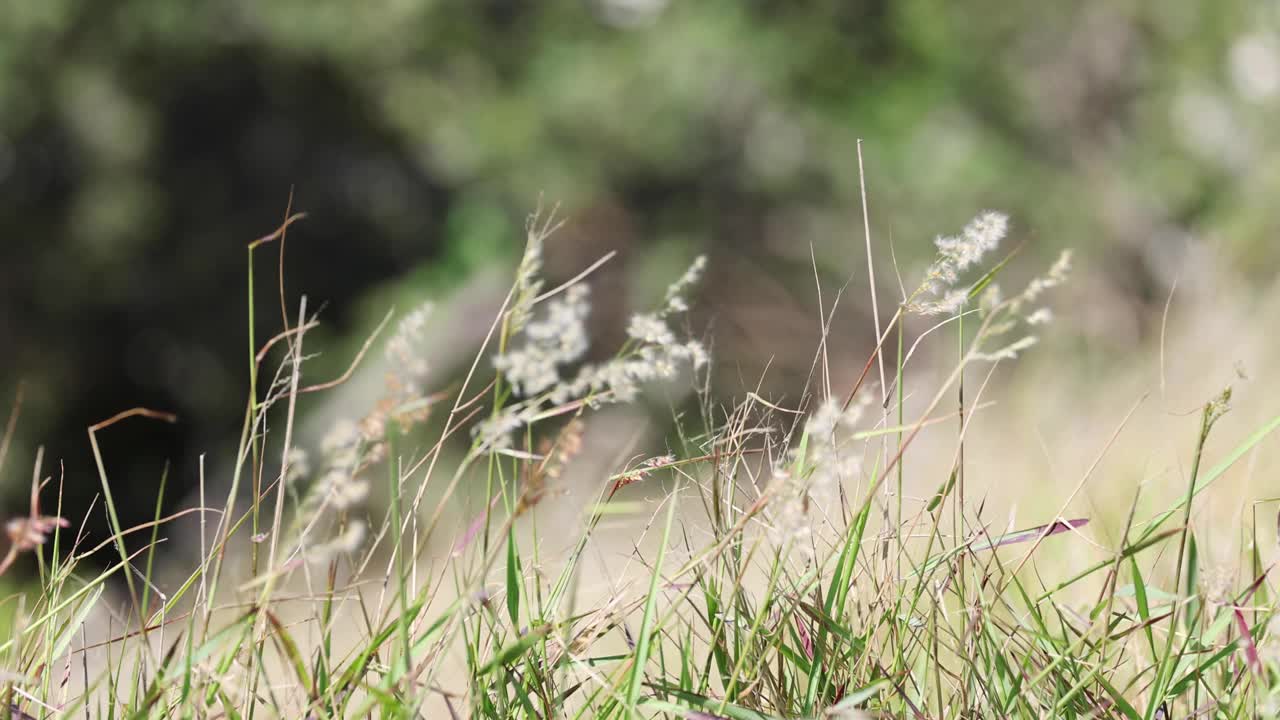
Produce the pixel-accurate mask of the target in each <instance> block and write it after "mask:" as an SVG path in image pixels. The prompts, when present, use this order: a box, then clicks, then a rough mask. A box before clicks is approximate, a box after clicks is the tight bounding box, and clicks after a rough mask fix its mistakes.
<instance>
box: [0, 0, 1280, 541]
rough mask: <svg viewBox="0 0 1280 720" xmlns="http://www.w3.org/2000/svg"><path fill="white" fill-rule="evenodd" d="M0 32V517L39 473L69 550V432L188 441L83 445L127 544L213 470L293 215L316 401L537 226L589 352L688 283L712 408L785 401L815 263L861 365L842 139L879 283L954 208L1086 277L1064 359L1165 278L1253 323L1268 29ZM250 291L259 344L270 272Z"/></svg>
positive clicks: (76, 468) (1028, 18) (819, 8)
mask: <svg viewBox="0 0 1280 720" xmlns="http://www.w3.org/2000/svg"><path fill="white" fill-rule="evenodd" d="M0 15H2V17H0V393H2V395H0V397H2V398H3V401H2V404H0V407H3V408H4V409H5V410H6V411H7V409H8V407H9V406H10V400H11V399H12V398H14V397H15V395H16V391H17V387H18V385H19V383H20V382H21V383H23V386H24V387H25V401H24V404H23V407H22V414H21V419H20V422H19V432H18V435H17V438H16V440H15V442H14V445H13V449H12V451H11V453H10V457H9V458H8V460H7V462H6V464H5V466H4V468H3V469H0V482H2V483H3V490H4V492H3V495H4V497H5V498H6V500H5V502H6V503H7V505H6V507H5V510H6V511H8V512H14V511H20V510H21V509H22V508H24V507H25V506H24V504H23V503H24V501H23V498H24V496H25V492H26V489H27V483H28V482H29V477H30V467H31V465H30V462H31V459H32V457H33V455H34V448H35V447H36V446H37V445H40V444H43V445H44V446H45V448H46V472H48V471H49V468H51V467H55V465H54V463H56V461H57V460H59V459H64V460H65V462H66V488H67V489H66V502H67V503H68V506H67V507H64V509H63V514H64V515H67V516H69V517H72V518H79V517H80V516H81V515H82V514H83V513H84V511H85V509H86V508H87V507H88V503H89V501H90V499H91V498H92V497H93V495H94V493H96V492H97V490H98V487H99V485H98V479H97V474H96V471H95V470H94V467H93V461H92V457H91V455H90V453H89V445H88V442H87V437H86V430H85V429H86V427H87V426H89V425H90V424H92V423H95V422H98V421H100V420H103V419H105V418H107V417H109V416H111V415H113V414H115V413H116V412H119V411H121V410H124V409H126V408H130V407H134V406H147V407H151V408H155V409H159V410H165V411H171V412H174V413H176V414H178V415H179V417H180V422H179V423H177V424H175V425H172V426H167V425H163V424H158V423H148V422H144V421H137V422H132V423H130V424H128V425H122V426H120V427H118V428H113V429H111V430H109V431H108V433H109V435H104V448H105V456H106V457H105V460H106V463H107V465H108V467H109V469H110V472H111V473H112V477H113V481H114V482H115V484H116V486H117V490H116V500H117V503H119V504H120V505H121V507H122V508H123V509H124V511H125V513H126V516H124V517H122V518H121V521H122V523H124V524H126V525H129V524H132V523H135V522H140V521H142V520H145V519H149V518H150V516H151V513H152V510H153V508H152V503H153V502H154V495H155V485H156V482H157V481H158V478H159V477H160V474H161V472H162V469H163V467H164V465H165V462H166V461H172V462H173V463H174V469H173V472H172V473H171V476H170V478H171V480H170V481H171V483H172V484H173V485H174V486H176V487H177V489H176V490H173V491H171V492H170V493H169V498H170V499H171V501H172V502H174V503H176V502H178V501H179V499H180V498H181V497H182V495H183V494H184V491H183V490H182V489H183V488H190V487H191V485H192V483H193V482H194V479H195V473H194V468H195V465H196V461H197V457H198V454H199V453H201V452H205V451H208V452H210V453H223V454H225V453H227V452H230V451H231V450H232V449H233V448H234V446H235V442H236V438H237V437H238V432H239V428H240V423H241V420H242V417H243V412H244V403H245V399H246V397H247V395H246V393H247V389H246V379H247V368H246V366H247V362H246V355H247V343H246V327H247V322H248V320H247V317H246V314H247V300H246V297H247V292H246V289H247V282H248V280H247V277H248V276H247V272H246V250H245V248H246V245H247V243H249V242H250V241H251V240H253V239H254V238H256V237H259V236H261V235H264V234H266V233H268V232H270V231H271V230H272V229H274V228H275V226H277V225H278V224H279V223H280V221H281V219H282V218H283V216H284V213H285V208H286V204H287V202H288V200H289V197H290V193H291V192H292V196H293V207H294V209H295V210H301V211H305V212H306V213H308V216H309V217H308V218H307V219H306V220H305V221H304V222H302V223H299V224H297V225H294V226H293V228H292V229H291V231H290V235H289V243H288V245H287V254H286V260H285V262H286V269H287V277H286V290H287V294H288V301H289V303H290V307H291V308H292V307H295V306H296V301H297V298H298V295H299V294H300V293H301V292H303V291H305V292H306V293H307V295H308V297H309V299H310V301H311V303H312V307H315V306H316V305H323V306H324V311H323V315H322V318H323V321H324V322H325V330H324V331H323V333H324V334H323V335H321V336H320V337H321V338H322V340H320V341H318V345H317V346H316V347H317V348H318V349H324V348H328V349H332V350H333V351H334V352H332V353H327V354H326V355H325V356H323V357H321V358H320V359H319V360H317V361H316V362H317V364H316V365H315V368H316V369H315V372H316V374H317V377H319V376H326V375H335V374H337V372H339V371H340V370H341V368H342V367H343V366H344V365H345V363H346V361H347V359H348V358H349V357H350V350H351V349H352V348H353V347H355V346H356V345H358V343H359V341H360V339H361V338H363V336H364V334H365V333H367V331H368V330H369V328H370V326H371V324H372V322H373V321H374V320H376V319H377V318H378V317H381V315H382V314H383V313H384V312H385V311H386V308H387V306H388V301H387V298H389V297H391V296H392V295H394V294H395V293H411V294H413V295H414V296H415V297H427V296H436V295H440V296H443V295H447V294H448V293H450V292H452V291H454V290H457V289H458V288H461V287H464V286H465V285H466V283H467V282H468V278H470V277H472V276H473V275H474V274H475V273H477V272H479V271H481V270H484V269H492V268H493V267H509V266H511V265H512V264H514V262H515V258H516V256H517V255H518V253H519V250H520V247H521V245H522V243H523V223H524V218H525V217H526V216H527V215H528V214H529V213H530V212H531V211H533V210H534V209H535V208H536V207H537V206H538V205H539V203H540V202H541V203H542V204H543V205H544V206H547V205H551V204H555V203H558V204H559V205H560V208H561V209H560V215H561V216H562V217H564V218H565V220H566V226H565V229H564V231H563V232H562V233H560V234H559V235H558V236H557V239H556V240H554V241H553V242H552V250H551V251H552V253H553V258H552V259H553V262H552V263H551V268H550V269H551V272H552V274H553V275H555V276H557V277H559V278H564V277H568V276H570V275H572V274H573V273H574V272H576V271H577V270H578V269H580V268H581V267H583V266H585V265H586V264H588V263H590V262H591V261H593V260H594V259H596V258H597V257H599V256H600V255H602V254H604V253H605V252H608V251H610V250H617V251H618V252H619V256H618V258H617V259H616V261H615V262H614V263H612V264H611V265H610V266H609V268H608V270H607V273H606V274H605V275H603V276H601V277H600V278H598V279H597V290H598V292H597V295H598V297H600V298H601V302H602V304H603V305H604V309H603V310H602V313H603V314H604V317H605V318H606V319H607V318H608V317H610V313H613V316H616V317H621V315H620V313H624V312H626V309H627V306H628V305H629V303H631V302H632V301H633V299H634V298H635V297H636V296H645V297H648V298H652V297H653V295H654V291H655V288H656V289H657V291H659V292H660V288H661V287H662V284H661V283H662V282H665V278H669V277H674V276H675V275H676V274H678V273H679V271H680V268H681V266H682V265H683V264H684V263H685V262H687V261H688V259H689V258H691V257H692V256H693V255H694V254H696V253H698V252H705V253H708V254H709V255H710V258H711V272H710V275H709V278H708V282H707V284H706V285H705V286H704V288H703V290H702V292H701V297H700V298H699V303H700V304H699V310H698V312H696V313H695V314H694V316H693V319H694V323H695V325H697V326H698V329H699V330H700V331H701V330H703V329H705V330H706V331H707V332H708V333H710V335H711V336H712V338H713V341H714V347H715V352H716V356H717V358H718V369H719V374H718V376H719V377H721V378H722V380H721V383H722V384H721V386H720V387H721V389H723V390H726V391H727V390H738V389H740V387H741V384H742V383H748V384H754V381H755V380H756V379H757V377H758V376H759V374H760V373H761V371H762V369H763V368H764V367H765V366H766V364H768V363H770V362H772V369H771V371H770V374H769V382H770V383H771V385H770V389H771V391H772V392H775V393H787V392H791V393H795V392H798V391H799V389H800V384H801V383H802V381H803V380H804V378H805V375H806V373H807V371H808V367H809V363H810V361H811V359H812V354H813V349H814V348H815V347H816V344H817V337H818V321H817V313H818V310H817V307H818V306H817V301H816V292H815V280H814V270H813V264H814V263H816V265H817V268H818V276H819V277H820V278H821V281H822V283H823V286H824V289H825V290H827V291H828V292H830V291H833V290H834V288H836V287H838V286H839V285H840V284H842V283H843V282H844V281H845V280H846V279H847V278H849V277H850V276H852V277H854V278H856V279H857V280H859V281H860V282H861V283H863V284H862V285H858V286H857V287H858V288H860V289H859V290H858V291H857V292H856V293H854V294H853V295H852V296H851V297H850V298H849V299H847V300H846V312H845V314H844V315H843V320H842V321H841V322H842V325H841V329H840V331H839V332H838V333H837V334H838V335H839V337H837V338H835V339H834V340H833V345H832V352H833V353H834V354H835V356H836V357H838V358H840V359H841V360H842V361H846V362H848V363H849V364H850V365H853V364H855V363H856V364H857V365H858V366H860V364H861V361H862V358H864V357H865V353H866V352H867V349H868V348H869V347H870V343H871V341H872V335H873V333H872V332H871V331H870V330H869V327H870V326H869V324H868V322H867V321H866V319H867V318H868V317H869V314H868V313H869V310H868V309H866V308H864V307H863V305H865V304H866V303H865V301H864V298H865V297H866V294H865V272H866V261H865V252H864V250H863V242H864V241H863V234H862V229H861V228H862V219H861V204H860V201H859V175H858V163H857V154H856V149H857V140H858V139H859V138H861V139H863V140H864V154H865V159H866V176H867V184H868V194H869V200H870V215H871V221H872V227H873V234H874V235H875V237H876V240H877V243H878V244H880V246H881V247H885V246H887V244H888V243H890V242H891V243H892V244H893V247H894V256H895V257H896V259H897V262H898V263H899V265H900V267H901V269H902V272H903V273H904V274H905V275H908V276H910V277H914V275H913V274H912V273H915V272H918V270H919V267H920V265H921V263H922V262H924V260H925V258H926V257H927V256H928V254H929V252H930V248H931V246H930V240H931V239H932V238H933V237H934V236H935V235H937V234H940V233H950V232H954V231H955V230H957V229H958V228H959V227H960V226H961V225H962V224H963V223H964V222H965V221H966V220H967V219H968V218H969V217H971V216H972V215H973V214H974V213H975V212H976V211H978V210H981V209H983V208H995V209H1001V210H1005V211H1007V212H1009V213H1010V215H1011V216H1012V218H1013V224H1014V232H1013V242H1015V243H1021V242H1025V243H1026V248H1025V252H1026V254H1027V255H1028V256H1029V257H1030V258H1031V260H1028V261H1027V262H1026V263H1025V266H1026V267H1025V269H1024V270H1022V271H1019V272H1024V273H1030V272H1035V271H1038V270H1039V269H1041V268H1042V267H1043V265H1044V264H1045V263H1047V262H1048V260H1049V259H1051V258H1052V257H1053V256H1054V255H1056V253H1057V251H1058V250H1059V249H1060V248H1062V247H1065V246H1074V247H1076V248H1078V249H1079V255H1078V258H1079V264H1080V265H1081V268H1082V270H1081V272H1080V273H1079V277H1080V278H1081V279H1080V280H1079V282H1077V283H1075V284H1073V286H1072V288H1071V290H1070V291H1069V292H1071V293H1074V295H1073V298H1074V300H1075V302H1074V303H1069V304H1070V305H1071V306H1072V311H1071V313H1070V316H1071V320H1070V322H1071V323H1073V325H1072V326H1073V328H1074V332H1072V333H1068V334H1067V335H1068V337H1070V338H1073V340H1070V341H1067V342H1066V343H1064V347H1063V348H1060V349H1061V350H1062V351H1064V352H1080V353H1086V354H1091V355H1090V356H1091V357H1094V358H1095V359H1096V358H1097V357H1103V358H1105V357H1113V356H1119V355H1122V354H1123V353H1125V352H1126V351H1127V350H1128V349H1129V348H1130V347H1132V346H1133V344H1135V343H1137V342H1140V341H1142V340H1143V339H1144V338H1146V337H1148V336H1149V335H1150V334H1151V333H1152V332H1154V331H1155V327H1154V326H1155V324H1158V321H1159V310H1160V308H1161V306H1162V305H1163V303H1164V301H1165V298H1166V295H1167V293H1168V291H1169V288H1170V286H1171V284H1172V282H1173V278H1174V276H1175V275H1176V273H1177V270H1176V269H1177V268H1179V267H1183V266H1184V264H1185V263H1184V260H1185V258H1186V256H1187V253H1188V252H1189V250H1195V249H1201V250H1203V249H1206V248H1207V252H1206V253H1205V255H1206V256H1208V257H1211V258H1212V259H1213V262H1214V263H1216V264H1217V265H1220V266H1222V267H1225V268H1228V269H1229V270H1230V271H1231V272H1233V273H1236V274H1237V276H1238V277H1239V278H1240V283H1241V284H1242V285H1243V286H1244V287H1246V288H1251V287H1256V288H1259V289H1261V288H1262V287H1263V286H1265V285H1267V284H1269V283H1271V282H1273V279H1274V277H1273V276H1274V268H1275V267H1276V264H1275V262H1276V260H1277V255H1278V254H1280V244H1277V242H1276V241H1277V239H1278V233H1277V230H1280V215H1277V213H1276V212H1275V209H1274V198H1275V197H1277V195H1278V193H1280V162H1277V160H1278V159H1280V156H1278V155H1277V149H1278V148H1280V123H1276V122H1275V118H1276V116H1277V114H1276V110H1277V107H1278V106H1280V34H1278V33H1280V6H1277V5H1275V4H1274V3H1253V2H1246V1H1244V0H1226V1H1224V2H1215V3H1200V2H1177V1H1154V0H1153V1H1151V2H1113V1H1111V0H1097V1H1095V2H1082V3H1060V4H1046V3H1038V2H1024V3H1009V2H1004V1H995V0H979V1H977V2H969V3H935V2H924V1H923V0H905V1H902V2H887V1H883V0H865V1H849V0H828V1H825V2H824V1H815V2H806V3H795V2H768V1H764V0H756V1H742V0H699V1H698V2H688V1H681V0H562V1H558V2H545V3H531V2H510V1H498V0H485V1H479V0H477V1H475V2H452V1H449V0H437V1H430V0H392V1H387V2H375V3H367V4H361V5H358V6H357V5H352V4H350V3H346V2H336V1H335V2H330V1H327V0H326V1H316V0H306V1H305V2H304V1H301V0H298V1H293V0H279V1H272V2H266V3H262V2H248V1H244V2H236V1H231V2H222V3H202V4H198V5H196V4H192V5H188V4H184V3H174V2H171V1H170V0H94V1H93V2H89V1H88V0H48V1H46V2H15V3H8V4H7V5H6V6H5V8H4V10H3V11H2V13H0ZM881 255H882V264H881V265H880V268H879V274H880V276H879V278H878V280H879V281H880V282H879V284H880V286H881V292H882V297H888V298H892V297H894V296H895V295H896V293H897V286H898V283H897V280H896V278H895V277H894V273H893V271H892V265H891V264H890V263H889V262H888V261H887V260H886V259H884V258H887V255H888V254H887V253H881ZM259 257H260V258H261V260H262V264H261V265H260V267H259V272H258V286H257V290H258V296H259V298H266V299H267V300H263V301H261V302H260V303H259V304H258V307H257V323H258V324H259V327H260V330H259V332H260V333H261V334H270V333H272V332H275V331H276V330H278V329H279V327H280V319H279V317H280V310H279V307H278V303H277V302H276V301H275V300H274V295H273V293H274V292H275V282H274V278H272V277H270V276H271V274H272V273H273V272H274V269H275V264H274V262H275V258H274V256H273V255H272V254H271V253H267V254H266V255H260V256H259ZM906 282H907V283H908V284H910V280H907V281H906ZM646 293H647V294H646ZM828 297H829V296H828ZM488 320H489V318H481V317H477V318H475V322H477V323H487V322H488ZM599 324H600V326H601V327H602V328H608V327H612V328H613V330H612V332H613V333H614V336H613V339H614V340H616V339H617V333H618V329H617V325H616V323H615V324H612V325H611V324H610V323H608V322H601V323H599ZM605 340H606V343H607V341H608V340H609V338H608V337H606V338H605Z"/></svg>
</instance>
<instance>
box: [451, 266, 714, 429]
mask: <svg viewBox="0 0 1280 720" xmlns="http://www.w3.org/2000/svg"><path fill="white" fill-rule="evenodd" d="M705 266H706V260H705V258H701V257H700V258H698V259H697V260H695V261H694V263H693V264H692V265H691V266H690V268H689V269H688V270H686V271H685V273H684V275H683V276H681V278H680V279H679V280H677V281H676V282H675V283H672V284H671V286H670V287H669V288H668V290H667V293H666V296H665V298H664V304H663V307H662V308H661V309H660V310H658V311H656V312H642V313H636V314H634V315H632V316H631V318H630V320H629V322H628V324H627V336H628V338H629V340H628V342H627V344H626V345H625V346H624V347H623V348H622V350H621V352H620V353H619V354H618V355H617V356H615V357H613V358H611V359H609V360H607V361H605V362H603V363H600V364H585V365H583V366H582V367H580V368H579V369H578V371H577V373H576V374H575V375H574V376H573V377H572V378H567V377H566V376H565V375H563V374H562V373H563V372H564V371H565V370H566V369H568V368H569V367H571V366H572V365H573V364H575V363H577V362H578V361H580V360H581V359H582V357H583V356H585V355H586V352H587V350H588V349H589V346H590V338H589V336H588V333H587V326H586V322H587V318H588V317H589V315H590V312H591V303H590V291H589V288H588V286H587V285H585V284H583V283H582V282H578V283H575V284H573V285H570V286H569V287H568V288H566V289H565V290H564V293H563V295H562V296H560V297H555V298H552V299H551V300H550V301H549V302H548V303H547V307H546V309H545V310H543V311H542V312H541V313H540V314H537V313H535V316H536V318H537V319H533V320H530V321H529V322H528V323H527V324H526V325H525V327H524V329H523V331H522V332H520V333H518V334H517V335H516V336H515V337H512V338H510V339H509V340H508V343H509V344H510V345H511V346H512V349H510V350H507V351H506V352H503V353H500V354H498V355H497V356H496V357H494V359H493V365H494V368H495V369H497V370H498V371H499V373H501V375H502V377H503V379H504V380H505V381H506V382H507V383H509V384H510V385H511V388H512V390H513V391H514V392H515V394H516V395H517V396H518V397H519V398H520V399H519V400H518V401H517V402H516V403H514V404H510V405H507V406H506V407H502V408H499V409H497V410H495V412H494V413H493V414H492V415H491V416H490V417H489V418H487V419H486V420H484V421H482V422H480V423H478V424H477V425H476V426H475V427H474V428H473V430H472V434H473V436H475V437H476V438H477V439H478V440H479V447H480V448H481V449H503V448H506V447H508V446H509V436H510V434H511V433H512V432H514V431H515V430H517V429H519V428H521V427H524V426H526V425H528V424H529V423H531V422H533V421H534V420H535V419H536V418H537V417H538V415H539V413H540V412H541V409H542V408H544V407H545V406H546V405H548V404H550V405H552V406H560V405H565V404H566V403H571V402H582V403H584V404H585V405H587V406H590V407H599V406H601V405H606V404H610V403H627V402H631V401H633V400H635V399H636V397H638V396H639V393H640V388H641V387H642V386H643V385H644V384H645V383H648V382H653V381H656V380H670V379H673V378H675V377H676V376H677V375H678V374H679V372H680V370H681V368H691V369H693V370H695V371H696V370H699V369H701V368H702V367H703V366H704V365H705V364H706V363H707V360H708V355H707V351H706V348H705V347H703V345H702V343H701V342H699V341H697V340H680V339H679V338H678V337H677V335H676V332H675V331H674V330H673V329H672V327H671V324H670V322H671V318H672V317H673V316H674V315H676V314H678V313H681V312H684V311H685V310H687V308H688V302H687V300H686V298H685V293H686V292H687V291H688V290H689V289H690V288H691V286H692V285H693V284H694V283H695V282H697V281H698V279H699V278H700V277H701V275H702V272H703V270H704V268H705Z"/></svg>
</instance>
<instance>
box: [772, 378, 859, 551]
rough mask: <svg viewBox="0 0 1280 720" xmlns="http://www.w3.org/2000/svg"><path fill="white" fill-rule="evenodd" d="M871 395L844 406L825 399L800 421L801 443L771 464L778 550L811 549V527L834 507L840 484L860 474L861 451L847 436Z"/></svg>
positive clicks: (773, 510)
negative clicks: (785, 548)
mask: <svg viewBox="0 0 1280 720" xmlns="http://www.w3.org/2000/svg"><path fill="white" fill-rule="evenodd" d="M871 395H872V393H870V392H863V393H860V394H859V396H858V399H857V400H856V401H855V402H853V403H850V404H849V405H848V406H847V407H845V406H844V403H842V402H840V401H838V400H836V399H835V398H827V399H826V400H824V401H823V402H822V403H820V404H819V405H818V407H817V409H815V410H814V411H813V413H812V414H810V415H809V418H808V419H807V420H806V421H805V424H804V439H803V442H802V444H801V445H799V446H797V447H794V448H792V449H790V450H788V451H787V452H786V453H784V454H783V456H782V457H780V458H778V459H777V460H776V461H775V462H774V465H773V476H774V483H775V485H774V487H773V491H772V493H773V495H772V498H771V500H770V502H769V512H770V532H771V534H772V535H773V538H774V541H775V542H776V543H777V544H778V545H779V546H790V547H794V548H795V549H797V550H799V551H800V552H802V553H812V552H813V551H814V548H813V544H812V543H811V542H810V540H811V538H812V537H813V534H814V531H815V529H816V527H817V526H818V524H819V523H820V522H821V521H822V520H823V519H824V518H825V516H826V515H825V514H826V513H827V512H828V511H829V510H830V509H831V508H834V507H836V501H837V500H838V498H839V495H840V488H841V486H842V485H844V484H845V483H846V482H849V481H851V480H853V479H855V478H856V477H857V476H858V474H859V472H861V469H862V452H861V449H860V448H859V447H858V443H857V442H855V441H853V440H852V435H853V433H854V432H855V431H856V430H857V428H858V424H859V423H860V422H861V421H862V416H863V414H864V413H865V412H866V409H867V408H868V407H869V406H870V403H871ZM802 448H803V451H802Z"/></svg>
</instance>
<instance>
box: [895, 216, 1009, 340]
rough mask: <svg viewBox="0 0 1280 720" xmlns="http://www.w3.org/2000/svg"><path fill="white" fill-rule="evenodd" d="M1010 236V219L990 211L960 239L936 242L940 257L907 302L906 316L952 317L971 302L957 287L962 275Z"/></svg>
mask: <svg viewBox="0 0 1280 720" xmlns="http://www.w3.org/2000/svg"><path fill="white" fill-rule="evenodd" d="M1008 232H1009V216H1008V215H1005V214H1004V213H1002V212H997V211H994V210H987V211H985V212H982V213H979V214H978V216H977V217H975V218H974V219H972V220H970V221H969V223H968V224H967V225H965V226H964V229H963V230H961V232H960V234H959V235H955V236H946V237H939V238H937V239H936V240H935V241H934V245H935V246H936V247H937V249H938V254H937V256H936V257H935V258H934V260H933V263H932V264H930V265H929V268H928V269H927V270H926V271H925V276H924V280H923V281H922V282H921V283H920V286H919V287H918V288H917V289H916V290H915V292H913V293H911V295H910V296H909V297H908V298H907V302H906V310H907V312H911V313H915V314H918V315H953V314H955V313H956V312H958V311H959V310H960V309H961V308H962V307H964V305H965V303H966V302H967V300H968V290H967V289H966V288H960V287H957V283H959V281H960V274H961V273H963V272H965V271H966V270H968V269H969V268H971V267H974V266H976V265H978V264H979V263H980V262H982V259H983V257H985V256H986V255H987V254H988V253H990V252H992V251H994V250H995V249H996V248H997V247H999V246H1000V241H1001V240H1003V239H1004V237H1005V235H1006V234H1007V233H1008Z"/></svg>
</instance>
